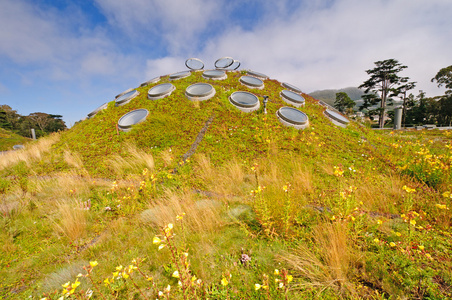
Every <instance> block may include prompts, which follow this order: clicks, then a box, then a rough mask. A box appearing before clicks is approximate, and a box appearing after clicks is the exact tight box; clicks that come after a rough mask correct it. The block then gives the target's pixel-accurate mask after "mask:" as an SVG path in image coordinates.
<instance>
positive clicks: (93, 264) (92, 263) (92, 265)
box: [89, 261, 97, 268]
mask: <svg viewBox="0 0 452 300" xmlns="http://www.w3.org/2000/svg"><path fill="white" fill-rule="evenodd" d="M89 265H90V266H91V267H92V268H94V267H95V266H97V261H90V262H89Z"/></svg>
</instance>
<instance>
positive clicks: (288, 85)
mask: <svg viewBox="0 0 452 300" xmlns="http://www.w3.org/2000/svg"><path fill="white" fill-rule="evenodd" d="M281 85H282V86H283V87H285V88H286V89H289V90H291V91H292V92H295V93H301V90H300V89H299V88H297V87H296V86H294V85H291V84H289V83H287V82H283V83H282V84H281Z"/></svg>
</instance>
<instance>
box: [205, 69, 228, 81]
mask: <svg viewBox="0 0 452 300" xmlns="http://www.w3.org/2000/svg"><path fill="white" fill-rule="evenodd" d="M202 77H204V78H206V79H213V80H223V79H226V78H227V77H228V76H227V75H226V72H225V71H222V70H207V71H204V72H203V73H202Z"/></svg>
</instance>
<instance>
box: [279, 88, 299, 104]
mask: <svg viewBox="0 0 452 300" xmlns="http://www.w3.org/2000/svg"><path fill="white" fill-rule="evenodd" d="M281 98H282V99H283V100H284V101H285V102H286V103H288V104H292V105H293V106H295V107H299V106H302V105H304V103H305V100H304V98H303V97H302V96H301V95H299V94H297V93H294V92H292V91H289V90H283V91H282V92H281Z"/></svg>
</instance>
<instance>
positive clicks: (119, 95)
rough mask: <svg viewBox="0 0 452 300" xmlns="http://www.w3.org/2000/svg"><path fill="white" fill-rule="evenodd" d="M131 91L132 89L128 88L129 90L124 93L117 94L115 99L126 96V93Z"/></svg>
mask: <svg viewBox="0 0 452 300" xmlns="http://www.w3.org/2000/svg"><path fill="white" fill-rule="evenodd" d="M133 90H134V89H133V88H130V89H128V90H126V91H124V92H122V93H120V94H117V95H116V97H115V98H118V97H121V96H122V95H124V94H127V93H128V92H130V91H133Z"/></svg>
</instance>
